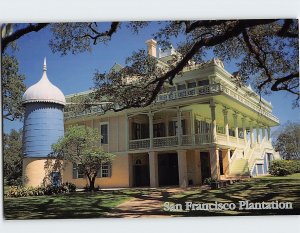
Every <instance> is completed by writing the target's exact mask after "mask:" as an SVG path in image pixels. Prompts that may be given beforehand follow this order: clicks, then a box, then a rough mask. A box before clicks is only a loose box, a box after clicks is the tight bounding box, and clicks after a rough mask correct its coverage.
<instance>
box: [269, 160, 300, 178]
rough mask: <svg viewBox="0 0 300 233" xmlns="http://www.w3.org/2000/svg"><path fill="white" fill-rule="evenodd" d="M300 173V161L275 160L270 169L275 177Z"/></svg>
mask: <svg viewBox="0 0 300 233" xmlns="http://www.w3.org/2000/svg"><path fill="white" fill-rule="evenodd" d="M299 172H300V160H274V161H272V162H271V165H270V167H269V173H270V174H271V175H273V176H286V175H290V174H293V173H299Z"/></svg>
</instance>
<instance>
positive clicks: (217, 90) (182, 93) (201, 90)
mask: <svg viewBox="0 0 300 233" xmlns="http://www.w3.org/2000/svg"><path fill="white" fill-rule="evenodd" d="M221 93H223V94H225V95H227V96H230V97H231V98H233V99H235V100H237V101H239V102H240V103H242V104H244V105H246V106H247V107H249V108H250V109H252V110H254V111H256V112H258V113H259V114H261V115H264V116H265V117H268V118H269V119H271V120H273V121H274V122H276V123H279V119H278V118H277V117H275V116H274V115H272V113H271V112H270V111H268V110H266V108H265V107H263V106H262V102H260V101H259V100H255V101H254V100H253V99H250V98H249V97H247V96H243V95H242V94H241V93H240V92H239V91H237V90H234V89H233V88H230V87H228V86H224V85H221V84H220V83H215V84H210V85H206V86H197V87H194V88H188V89H184V90H178V91H170V92H165V93H161V94H159V95H158V96H157V98H156V103H160V102H166V101H172V100H176V99H183V98H187V97H193V96H201V95H208V94H221ZM104 113H105V112H104V111H103V109H102V108H101V107H99V106H94V107H92V108H90V109H86V110H85V111H83V112H80V113H76V112H71V111H69V112H67V111H66V112H65V113H64V114H65V115H64V116H65V119H70V118H76V117H83V116H89V115H94V114H97V115H102V114H104Z"/></svg>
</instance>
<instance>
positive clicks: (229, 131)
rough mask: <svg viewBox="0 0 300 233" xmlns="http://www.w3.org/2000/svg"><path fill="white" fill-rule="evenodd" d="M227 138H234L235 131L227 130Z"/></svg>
mask: <svg viewBox="0 0 300 233" xmlns="http://www.w3.org/2000/svg"><path fill="white" fill-rule="evenodd" d="M228 133H229V136H231V137H235V129H228Z"/></svg>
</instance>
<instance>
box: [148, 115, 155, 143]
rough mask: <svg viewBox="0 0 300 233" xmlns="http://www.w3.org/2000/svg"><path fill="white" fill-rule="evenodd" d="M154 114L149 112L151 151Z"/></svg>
mask: <svg viewBox="0 0 300 233" xmlns="http://www.w3.org/2000/svg"><path fill="white" fill-rule="evenodd" d="M153 115H154V114H153V113H152V112H149V113H148V117H149V138H150V149H152V148H153Z"/></svg>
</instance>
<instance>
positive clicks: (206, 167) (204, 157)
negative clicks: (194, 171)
mask: <svg viewBox="0 0 300 233" xmlns="http://www.w3.org/2000/svg"><path fill="white" fill-rule="evenodd" d="M200 161H201V176H202V177H201V180H202V183H203V182H204V180H205V178H209V177H211V173H210V159H209V153H208V152H200Z"/></svg>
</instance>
